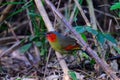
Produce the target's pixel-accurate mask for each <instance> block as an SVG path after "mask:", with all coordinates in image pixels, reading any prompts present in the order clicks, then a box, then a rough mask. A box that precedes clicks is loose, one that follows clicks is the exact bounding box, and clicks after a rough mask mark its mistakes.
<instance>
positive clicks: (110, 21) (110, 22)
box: [107, 19, 112, 32]
mask: <svg viewBox="0 0 120 80" xmlns="http://www.w3.org/2000/svg"><path fill="white" fill-rule="evenodd" d="M111 24H112V19H110V20H109V27H108V31H107V32H110V28H111Z"/></svg>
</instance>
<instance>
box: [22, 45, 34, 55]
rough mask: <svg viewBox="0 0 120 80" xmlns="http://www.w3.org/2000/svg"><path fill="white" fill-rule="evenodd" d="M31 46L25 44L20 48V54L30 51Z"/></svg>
mask: <svg viewBox="0 0 120 80" xmlns="http://www.w3.org/2000/svg"><path fill="white" fill-rule="evenodd" d="M31 46H32V43H29V44H26V45H24V46H22V47H21V48H20V52H21V53H25V52H26V51H28V50H29V49H30V47H31Z"/></svg>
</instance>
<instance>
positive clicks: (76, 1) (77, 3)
mask: <svg viewBox="0 0 120 80" xmlns="http://www.w3.org/2000/svg"><path fill="white" fill-rule="evenodd" d="M74 2H75V4H76V6H77V7H78V9H79V10H80V12H81V15H82V16H83V18H84V20H85V22H86V24H87V26H91V24H90V22H89V20H88V19H87V17H86V16H85V14H84V12H83V10H82V7H81V6H80V5H79V2H78V0H74Z"/></svg>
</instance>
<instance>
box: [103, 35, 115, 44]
mask: <svg viewBox="0 0 120 80" xmlns="http://www.w3.org/2000/svg"><path fill="white" fill-rule="evenodd" d="M104 36H105V38H106V39H107V40H109V41H111V42H112V43H114V44H117V41H116V40H115V39H114V38H113V37H112V36H111V35H110V34H104Z"/></svg>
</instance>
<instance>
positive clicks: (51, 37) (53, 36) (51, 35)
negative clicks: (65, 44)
mask: <svg viewBox="0 0 120 80" xmlns="http://www.w3.org/2000/svg"><path fill="white" fill-rule="evenodd" d="M46 38H47V39H48V41H49V42H55V41H56V39H57V35H56V34H55V33H53V32H48V33H47V34H46Z"/></svg>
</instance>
